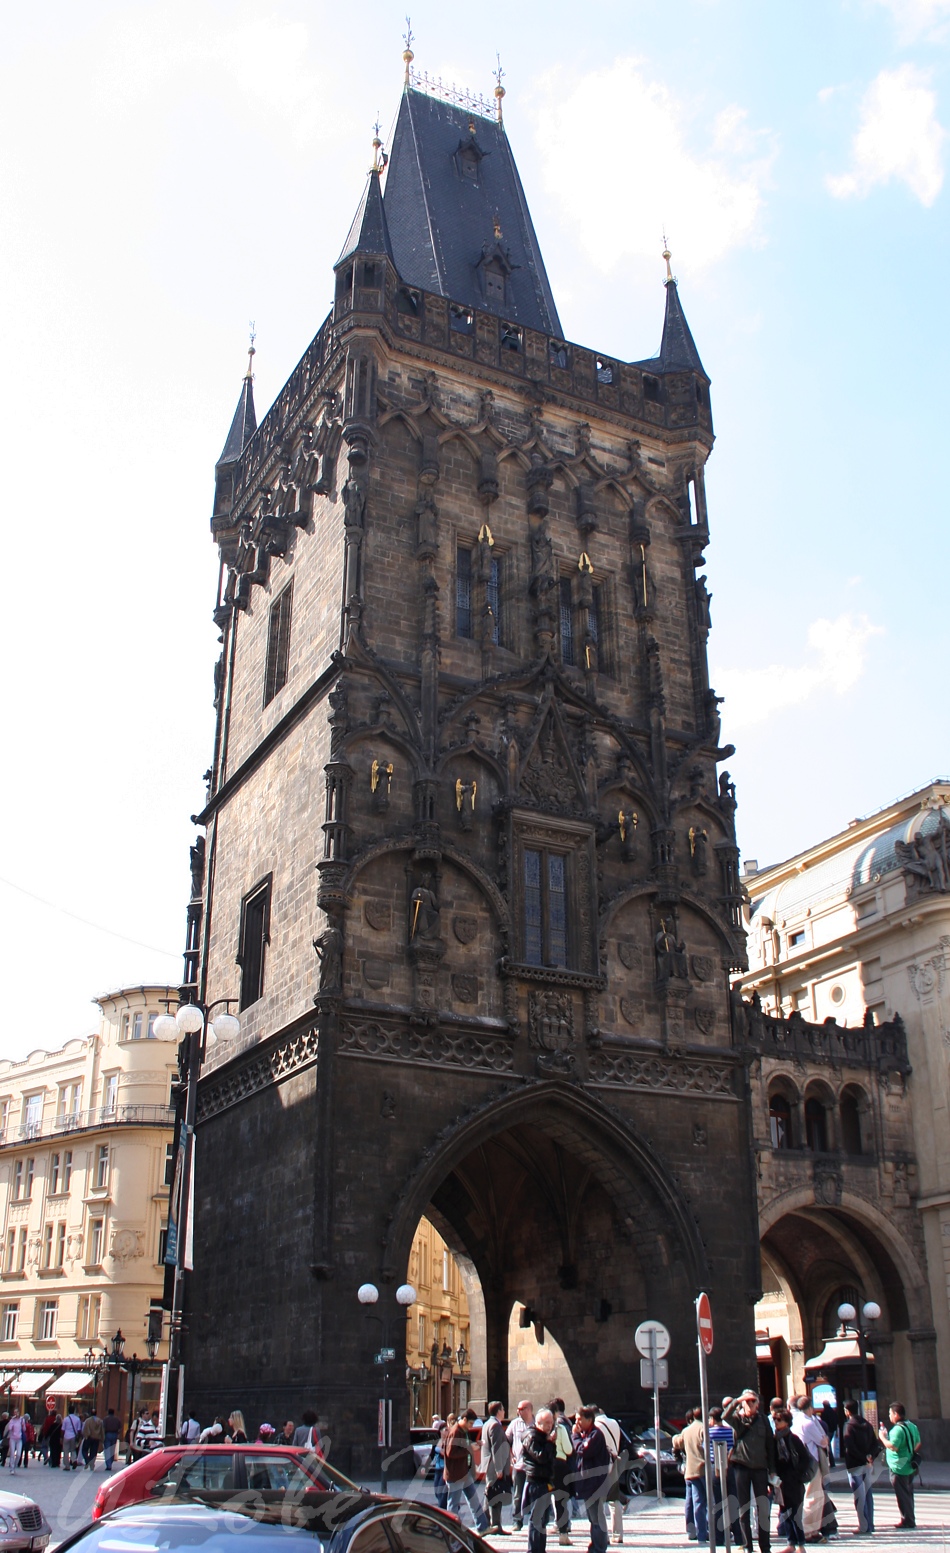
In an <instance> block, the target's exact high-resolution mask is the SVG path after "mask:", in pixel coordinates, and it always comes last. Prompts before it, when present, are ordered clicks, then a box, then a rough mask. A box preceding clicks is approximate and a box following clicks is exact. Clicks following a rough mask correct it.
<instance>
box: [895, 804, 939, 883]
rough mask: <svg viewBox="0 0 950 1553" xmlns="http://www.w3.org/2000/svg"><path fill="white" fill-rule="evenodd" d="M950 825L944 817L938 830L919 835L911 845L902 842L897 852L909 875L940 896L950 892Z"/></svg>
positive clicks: (897, 845) (897, 847) (899, 842)
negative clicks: (949, 843)
mask: <svg viewBox="0 0 950 1553" xmlns="http://www.w3.org/2000/svg"><path fill="white" fill-rule="evenodd" d="M948 842H950V825H948V824H947V821H946V820H945V819H944V817H943V815H941V816H940V825H939V828H938V829H937V830H936V831H931V832H930V833H929V834H927V835H918V836H915V837H914V839H913V841H912V842H911V843H910V844H908V843H907V842H906V841H898V842H897V843H896V844H895V847H894V851H895V853H896V855H897V861H898V862H899V863H900V865H901V867H902V868H903V870H904V872H905V873H906V874H911V875H915V876H916V877H917V878H918V879H922V880H923V881H924V883H925V884H927V885H929V887H930V888H931V889H932V890H936V891H937V892H938V893H939V894H946V893H947V891H948V890H950V846H948Z"/></svg>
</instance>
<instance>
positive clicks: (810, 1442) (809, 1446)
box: [792, 1408, 828, 1461]
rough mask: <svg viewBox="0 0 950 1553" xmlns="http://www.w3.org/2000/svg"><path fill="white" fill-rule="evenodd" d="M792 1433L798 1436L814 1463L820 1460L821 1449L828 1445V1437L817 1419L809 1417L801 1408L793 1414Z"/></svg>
mask: <svg viewBox="0 0 950 1553" xmlns="http://www.w3.org/2000/svg"><path fill="white" fill-rule="evenodd" d="M792 1433H793V1434H794V1435H797V1436H798V1438H799V1439H800V1440H801V1442H802V1444H803V1445H804V1446H805V1448H806V1450H807V1451H808V1454H809V1456H810V1457H811V1458H812V1460H813V1461H817V1460H818V1457H819V1449H820V1447H821V1446H823V1445H824V1446H825V1447H827V1445H828V1436H827V1435H826V1434H825V1431H824V1429H823V1428H822V1427H821V1424H820V1423H819V1422H818V1420H817V1418H814V1417H809V1415H808V1414H807V1413H803V1412H802V1411H801V1409H800V1408H795V1409H794V1411H793V1413H792Z"/></svg>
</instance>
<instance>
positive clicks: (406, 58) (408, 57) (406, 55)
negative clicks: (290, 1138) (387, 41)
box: [402, 16, 416, 86]
mask: <svg viewBox="0 0 950 1553" xmlns="http://www.w3.org/2000/svg"><path fill="white" fill-rule="evenodd" d="M402 41H403V43H404V44H405V45H406V46H405V48H404V49H403V51H402V58H403V63H404V64H405V67H406V85H407V86H408V85H409V66H410V65H411V64H412V61H413V60H414V59H415V57H416V56H415V54H414V53H413V52H412V42H413V39H412V25H411V23H410V21H409V18H408V16H407V17H406V30H405V32H404V33H403V35H402Z"/></svg>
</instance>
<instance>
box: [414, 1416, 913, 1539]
mask: <svg viewBox="0 0 950 1553" xmlns="http://www.w3.org/2000/svg"><path fill="white" fill-rule="evenodd" d="M432 1422H433V1427H435V1428H438V1429H439V1437H438V1440H437V1441H436V1442H435V1444H434V1446H433V1450H432V1465H433V1468H434V1472H435V1496H436V1501H437V1503H438V1504H439V1505H441V1506H442V1507H443V1508H447V1509H448V1510H450V1511H451V1512H452V1513H453V1514H455V1515H458V1516H461V1514H462V1509H463V1504H464V1505H467V1506H468V1509H469V1512H470V1514H471V1517H472V1520H473V1523H474V1525H475V1528H476V1530H477V1531H479V1532H481V1533H487V1534H488V1535H490V1536H493V1537H494V1536H507V1535H508V1534H509V1531H510V1530H514V1531H520V1530H521V1529H522V1528H523V1527H524V1526H525V1525H526V1526H527V1528H528V1549H529V1553H545V1548H546V1543H547V1527H548V1523H549V1522H550V1521H552V1520H553V1521H554V1523H555V1526H556V1528H557V1533H558V1542H559V1543H563V1544H570V1542H571V1527H572V1520H573V1519H575V1518H577V1517H579V1516H581V1515H583V1516H584V1517H585V1518H586V1520H587V1523H588V1528H589V1550H590V1553H606V1550H607V1547H608V1545H609V1541H610V1537H611V1534H612V1536H613V1541H614V1542H615V1543H621V1542H623V1507H624V1504H625V1503H626V1502H627V1500H628V1479H627V1467H628V1465H629V1462H630V1459H631V1456H630V1452H631V1442H630V1441H629V1439H628V1438H627V1436H626V1435H625V1434H624V1432H623V1430H622V1428H621V1426H620V1424H619V1423H618V1422H617V1420H616V1419H614V1418H611V1417H609V1415H607V1414H606V1413H605V1412H604V1411H603V1410H602V1409H601V1408H599V1407H597V1406H594V1405H592V1406H587V1407H579V1408H578V1409H577V1410H576V1412H575V1413H574V1414H573V1415H571V1416H568V1415H567V1413H566V1412H565V1408H564V1402H563V1400H562V1399H561V1398H554V1399H553V1400H552V1401H551V1402H550V1403H549V1404H548V1405H547V1407H544V1408H541V1409H540V1410H539V1411H538V1413H537V1414H535V1411H534V1408H533V1405H532V1403H531V1402H530V1401H528V1400H527V1399H526V1400H523V1401H521V1402H519V1403H518V1407H517V1409H516V1412H515V1416H514V1418H513V1419H512V1420H511V1422H510V1423H507V1424H506V1423H505V1408H504V1405H503V1403H501V1402H492V1403H490V1404H489V1407H488V1410H487V1416H486V1418H485V1420H484V1421H483V1422H482V1421H480V1420H479V1418H478V1415H477V1414H476V1413H475V1411H474V1409H472V1408H468V1409H466V1410H465V1411H464V1412H463V1413H460V1414H459V1415H456V1414H454V1413H450V1414H449V1415H448V1417H447V1418H446V1419H442V1418H434V1419H433V1421H432ZM835 1437H837V1438H838V1440H839V1449H840V1454H841V1458H842V1462H843V1465H844V1467H845V1469H846V1471H847V1475H848V1484H849V1486H850V1489H851V1492H852V1494H853V1496H854V1506H855V1511H856V1514H857V1519H858V1530H857V1533H856V1535H858V1536H868V1537H869V1536H872V1535H873V1533H874V1494H873V1482H874V1476H875V1471H876V1468H877V1463H878V1461H879V1458H880V1457H881V1456H882V1455H883V1456H884V1457H885V1459H886V1464H887V1468H888V1471H889V1474H890V1482H891V1486H892V1488H893V1490H894V1494H895V1498H896V1500H897V1507H898V1511H899V1514H900V1520H899V1522H898V1528H899V1529H900V1530H908V1529H911V1528H913V1527H914V1526H915V1524H916V1523H915V1519H914V1493H913V1481H914V1476H915V1474H916V1472H917V1469H918V1467H919V1464H920V1435H919V1432H918V1430H917V1427H916V1425H915V1424H913V1423H912V1422H911V1421H910V1420H909V1419H908V1418H907V1416H906V1410H905V1408H904V1406H903V1404H902V1403H900V1402H894V1403H892V1404H891V1407H890V1409H889V1415H888V1422H887V1424H883V1423H882V1424H881V1425H880V1427H879V1428H878V1430H877V1431H875V1430H874V1428H873V1427H872V1426H871V1424H870V1423H868V1421H867V1420H866V1419H865V1418H864V1417H863V1416H862V1414H861V1411H860V1408H859V1406H858V1404H857V1403H856V1402H851V1401H849V1402H846V1403H845V1404H844V1419H843V1423H842V1422H841V1421H840V1420H839V1418H838V1415H837V1413H836V1411H835V1409H834V1408H832V1407H831V1406H826V1407H825V1408H824V1409H822V1410H821V1411H816V1409H815V1408H814V1406H813V1404H812V1402H811V1401H810V1399H809V1398H808V1397H807V1396H799V1397H792V1398H791V1399H790V1401H789V1402H788V1404H786V1403H785V1401H784V1400H783V1399H782V1398H781V1397H775V1398H773V1400H772V1402H771V1405H770V1408H769V1412H768V1413H767V1414H766V1413H765V1412H764V1411H763V1410H762V1408H761V1404H760V1399H759V1397H758V1396H757V1394H756V1393H755V1392H754V1391H744V1392H743V1393H742V1394H741V1396H738V1397H724V1398H723V1402H722V1406H717V1407H713V1408H710V1411H709V1417H708V1419H704V1418H703V1412H702V1409H701V1408H699V1407H695V1408H692V1409H690V1410H689V1412H688V1413H687V1417H686V1421H685V1423H684V1426H683V1428H682V1430H681V1431H680V1433H679V1434H677V1435H675V1436H674V1437H673V1441H672V1445H673V1449H674V1451H675V1452H676V1453H677V1455H678V1456H679V1458H680V1460H681V1471H682V1473H683V1476H684V1479H685V1488H686V1532H687V1536H688V1538H689V1539H690V1540H691V1541H695V1542H697V1543H707V1544H708V1542H709V1504H708V1499H707V1477H706V1463H707V1452H708V1453H709V1462H710V1468H711V1476H712V1482H713V1494H714V1503H713V1506H712V1513H713V1517H714V1520H715V1526H716V1541H717V1543H718V1545H719V1546H722V1545H723V1542H724V1532H725V1527H726V1525H727V1524H728V1526H729V1531H730V1536H731V1540H732V1542H733V1543H734V1544H735V1545H736V1546H737V1547H741V1548H743V1549H746V1550H747V1553H753V1548H754V1545H755V1540H757V1541H758V1547H759V1553H771V1522H772V1512H773V1509H775V1510H777V1512H778V1519H777V1533H778V1535H779V1536H780V1537H782V1538H784V1541H785V1547H784V1548H783V1550H782V1553H804V1548H805V1546H806V1544H807V1543H820V1542H825V1541H827V1540H828V1539H829V1538H830V1537H832V1536H834V1535H835V1534H836V1532H837V1530H838V1525H837V1516H836V1509H835V1505H834V1502H833V1501H832V1499H831V1496H830V1495H829V1493H828V1490H827V1482H828V1477H829V1474H830V1472H831V1468H832V1467H833V1465H834V1455H833V1441H834V1439H835ZM717 1442H718V1443H719V1444H720V1445H721V1446H722V1447H723V1448H724V1453H723V1452H718V1453H717V1452H716V1450H715V1444H716V1443H717ZM723 1471H724V1474H725V1481H724V1482H723V1481H722V1473H723ZM507 1506H510V1510H511V1525H510V1527H506V1526H504V1525H503V1524H502V1517H503V1510H504V1508H505V1507H507ZM608 1518H609V1519H610V1523H611V1528H610V1530H608Z"/></svg>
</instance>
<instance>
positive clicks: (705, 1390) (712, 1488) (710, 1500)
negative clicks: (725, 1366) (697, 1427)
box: [696, 1294, 728, 1553]
mask: <svg viewBox="0 0 950 1553" xmlns="http://www.w3.org/2000/svg"><path fill="white" fill-rule="evenodd" d="M712 1351H713V1324H712V1310H711V1308H710V1304H709V1295H708V1294H701V1295H700V1296H699V1298H698V1299H697V1301H696V1352H697V1353H698V1355H699V1404H700V1407H701V1408H702V1410H703V1439H704V1440H705V1441H706V1448H705V1450H704V1451H703V1460H704V1462H705V1467H706V1524H707V1526H708V1527H709V1553H715V1548H716V1474H715V1472H714V1471H713V1462H712V1453H711V1452H710V1449H709V1441H708V1435H709V1384H708V1381H707V1379H706V1360H707V1358H708V1356H709V1355H710V1354H711V1353H712ZM722 1482H723V1487H724V1488H725V1479H724V1478H723V1479H722ZM723 1498H725V1493H723ZM726 1535H727V1536H728V1532H727V1533H726ZM727 1545H728V1544H727Z"/></svg>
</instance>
